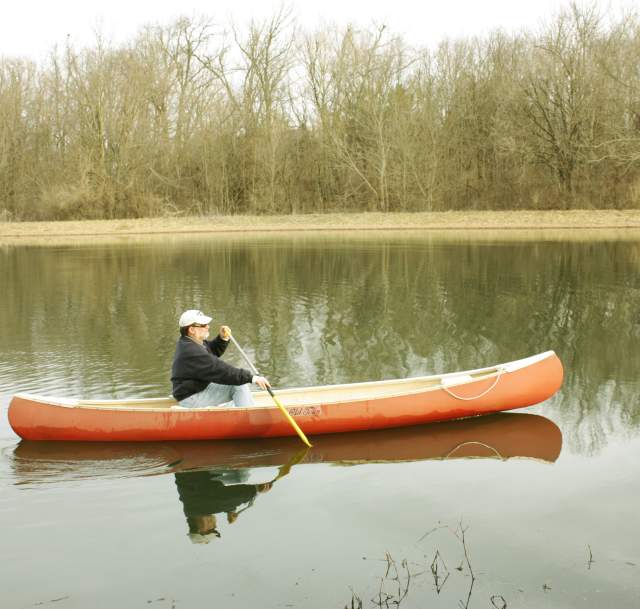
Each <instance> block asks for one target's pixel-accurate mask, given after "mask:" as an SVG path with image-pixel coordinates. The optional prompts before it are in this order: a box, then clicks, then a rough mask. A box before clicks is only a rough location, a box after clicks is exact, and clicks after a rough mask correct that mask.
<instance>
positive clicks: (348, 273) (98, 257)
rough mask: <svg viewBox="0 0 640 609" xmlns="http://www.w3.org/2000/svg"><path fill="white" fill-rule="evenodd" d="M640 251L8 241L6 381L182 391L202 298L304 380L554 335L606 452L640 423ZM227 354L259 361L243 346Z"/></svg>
mask: <svg viewBox="0 0 640 609" xmlns="http://www.w3.org/2000/svg"><path fill="white" fill-rule="evenodd" d="M639 254H640V246H638V244H637V243H633V242H598V243H581V242H507V241H505V242H501V243H488V242H478V241H475V242H463V241H459V242H456V241H451V240H448V241H444V240H437V239H432V238H428V237H421V238H410V239H407V238H402V239H401V238H398V237H394V236H388V237H385V238H384V239H381V240H379V241H371V240H360V241H358V240H349V239H348V238H345V239H304V238H299V237H297V238H277V239H265V240H262V241H258V240H251V241H245V242H238V241H236V242H234V241H232V240H226V239H225V240H221V239H220V238H217V237H212V238H207V239H198V240H194V241H191V242H188V241H185V240H178V241H175V242H169V243H166V244H162V245H157V244H156V245H152V244H147V245H141V244H136V245H128V246H126V245H125V246H96V247H77V248H69V249H67V248H55V249H53V248H51V249H47V248H26V247H23V248H7V249H6V250H4V251H3V253H2V256H1V257H0V271H1V275H2V277H3V278H4V279H5V281H6V285H7V286H9V289H8V290H7V291H6V293H5V298H4V300H3V304H2V307H3V312H4V317H5V319H8V320H14V323H11V324H4V325H3V328H2V329H1V330H0V345H1V346H0V349H2V351H3V353H1V355H2V359H3V361H6V362H11V364H10V366H11V367H10V368H8V369H5V371H4V372H3V371H2V369H0V383H4V385H5V387H7V389H6V390H7V391H13V390H15V389H17V388H18V386H19V387H20V388H21V389H24V388H25V386H26V388H33V389H35V388H37V389H42V387H43V386H45V387H46V386H48V385H50V386H55V387H56V389H57V391H56V392H57V393H64V392H66V393H70V394H78V393H88V392H92V394H99V395H114V396H115V395H133V394H135V395H158V394H160V395H162V394H166V393H167V392H168V390H169V384H168V370H169V367H170V361H171V356H172V352H173V345H174V342H175V339H176V335H177V332H176V327H175V325H176V319H177V316H178V314H179V312H180V311H181V310H182V309H184V308H186V307H190V306H198V307H202V308H203V309H205V310H208V311H211V312H212V313H213V315H214V324H217V323H218V322H220V323H222V322H225V323H228V324H229V325H231V327H232V328H233V329H234V331H235V334H236V336H237V338H238V340H239V342H240V344H242V345H243V346H244V347H246V349H247V351H248V352H249V353H250V355H251V356H252V357H254V358H255V361H256V363H257V365H258V367H259V368H260V369H261V370H262V371H263V372H264V373H265V374H268V375H269V376H270V377H271V379H272V380H273V381H275V382H276V383H277V384H279V385H287V386H291V385H310V384H316V383H317V384H324V383H340V382H352V381H360V380H369V379H379V378H393V377H402V376H407V375H419V374H425V373H431V372H434V373H435V372H442V371H453V370H457V369H465V368H472V367H477V366H483V365H489V364H492V363H496V362H500V361H508V360H511V359H515V358H518V357H522V356H525V355H528V354H531V353H534V352H538V351H542V350H545V349H548V348H553V349H555V350H556V351H557V352H558V354H559V355H560V357H561V359H562V361H563V363H564V364H565V368H566V379H565V384H564V387H563V390H562V392H561V394H560V395H559V396H558V397H557V398H554V400H553V401H552V403H551V405H550V407H551V408H554V409H555V410H556V412H557V416H558V417H559V418H560V419H562V420H563V423H564V428H565V432H567V431H569V433H566V434H565V437H568V438H571V437H574V441H575V443H576V445H577V446H579V447H580V448H581V449H582V450H585V451H593V450H596V449H597V448H598V447H599V446H600V445H601V444H602V443H603V442H605V441H606V437H607V436H608V435H609V434H610V433H612V432H613V431H619V430H625V429H630V428H633V429H635V428H637V427H638V424H639V422H640V412H638V410H637V408H636V407H635V401H636V400H635V395H634V393H633V389H634V386H633V383H635V382H636V381H635V379H636V377H637V374H636V372H637V371H636V369H635V365H634V359H633V358H632V353H634V352H635V350H634V346H635V345H636V344H637V340H638V335H639V333H640V323H639V321H640V320H639V318H638V313H637V305H636V303H637V295H638V289H639V288H640V280H638V275H637V268H638V258H639ZM634 297H635V298H634ZM227 358H228V359H229V360H230V361H232V362H234V361H235V363H237V364H239V365H241V361H240V358H239V357H237V354H235V353H232V349H229V354H228V355H227ZM18 370H20V374H18ZM60 378H66V379H68V381H66V382H65V383H64V384H63V385H62V386H61V383H60ZM567 427H570V428H575V430H576V434H572V433H570V430H569V429H567Z"/></svg>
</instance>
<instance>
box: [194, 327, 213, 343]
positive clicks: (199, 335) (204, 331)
mask: <svg viewBox="0 0 640 609" xmlns="http://www.w3.org/2000/svg"><path fill="white" fill-rule="evenodd" d="M189 334H190V335H191V336H192V337H193V338H195V339H196V340H197V341H198V342H202V341H203V340H205V339H207V338H208V337H209V324H193V325H192V326H191V327H190V329H189Z"/></svg>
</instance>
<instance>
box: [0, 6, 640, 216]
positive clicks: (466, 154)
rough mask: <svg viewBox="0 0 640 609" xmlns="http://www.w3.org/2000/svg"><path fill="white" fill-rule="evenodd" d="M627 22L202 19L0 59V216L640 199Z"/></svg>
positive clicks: (631, 203)
mask: <svg viewBox="0 0 640 609" xmlns="http://www.w3.org/2000/svg"><path fill="white" fill-rule="evenodd" d="M639 64H640V20H639V19H638V17H637V16H636V15H623V16H619V17H607V16H603V15H599V14H598V13H597V11H596V10H595V9H585V8H579V7H577V6H575V5H571V6H570V7H569V8H568V9H567V10H565V11H563V12H561V13H559V14H558V15H557V16H556V17H555V18H554V19H553V20H552V21H550V22H549V24H548V25H547V26H545V27H544V28H542V29H540V30H539V31H537V32H526V33H520V34H514V35H510V34H506V33H504V32H494V33H493V34H491V35H489V36H487V37H485V38H482V39H468V40H457V41H447V42H444V43H442V44H441V45H440V46H439V47H438V48H437V49H435V50H426V49H413V48H410V47H409V46H408V45H407V44H406V43H405V42H404V41H403V40H402V39H401V38H398V37H394V36H392V35H391V34H390V33H389V32H388V31H387V30H386V29H385V28H384V27H381V28H378V29H370V30H356V29H354V28H351V27H346V28H344V29H342V30H337V29H329V28H327V29H324V30H322V31H318V32H315V33H308V32H307V33H304V32H300V31H299V30H298V29H297V28H296V27H295V24H294V23H293V22H292V20H291V19H290V18H289V17H288V15H286V14H285V13H283V12H281V13H279V14H276V15H275V16H274V17H273V18H272V19H271V20H269V21H267V22H264V23H253V24H251V25H250V26H249V27H248V28H247V30H246V31H242V32H241V31H239V30H238V29H235V28H232V29H231V31H229V32H225V31H222V30H220V29H219V28H218V27H217V26H216V25H214V24H213V22H211V21H209V20H206V19H180V20H178V21H176V22H175V23H173V24H172V25H169V26H153V27H146V28H144V29H143V30H142V31H140V33H139V35H138V36H137V38H136V39H135V40H132V41H131V42H130V43H129V44H127V45H123V46H120V47H117V48H115V47H112V46H110V45H107V44H105V43H104V41H103V40H101V39H100V38H99V39H98V40H96V43H95V45H94V46H93V47H92V48H89V49H83V50H78V49H75V48H73V47H71V46H67V47H65V48H64V49H56V50H54V51H53V52H52V53H51V55H50V57H49V60H48V61H47V62H46V63H44V64H42V65H37V64H35V63H33V62H30V61H26V60H19V59H8V58H5V59H0V221H1V220H25V219H31V220H36V219H80V218H90V219H101V218H132V217H141V216H155V215H163V216H167V215H184V214H187V215H193V214H197V215H211V214H290V213H310V212H327V211H369V212H373V211H378V212H387V211H441V210H476V209H576V208H609V209H623V208H638V207H640V72H639V71H638V70H637V66H638V65H639Z"/></svg>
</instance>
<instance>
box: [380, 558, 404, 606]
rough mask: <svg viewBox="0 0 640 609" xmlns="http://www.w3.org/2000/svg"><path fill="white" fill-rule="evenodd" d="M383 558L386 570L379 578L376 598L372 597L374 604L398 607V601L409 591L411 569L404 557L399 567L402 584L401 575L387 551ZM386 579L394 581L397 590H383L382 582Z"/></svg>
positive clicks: (400, 601)
mask: <svg viewBox="0 0 640 609" xmlns="http://www.w3.org/2000/svg"><path fill="white" fill-rule="evenodd" d="M385 560H386V561H387V570H386V572H385V574H384V577H381V578H380V589H379V590H378V598H377V599H375V598H374V599H372V602H373V604H374V605H377V606H378V607H380V608H382V607H385V608H386V609H388V608H389V607H399V606H400V603H402V601H403V600H404V599H405V597H406V596H407V594H408V593H409V585H410V583H411V571H409V565H408V563H407V560H406V558H405V559H403V560H402V562H401V563H400V567H401V569H403V570H404V578H405V581H404V584H403V582H402V578H403V576H402V575H401V573H400V571H399V570H398V565H397V563H396V561H395V560H394V559H393V557H392V556H391V554H389V552H386V553H385ZM390 574H391V575H390ZM387 580H390V581H392V582H395V583H396V586H397V591H396V592H395V594H389V593H388V592H387V591H386V590H384V584H385V582H386V581H387Z"/></svg>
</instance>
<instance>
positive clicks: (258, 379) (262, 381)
mask: <svg viewBox="0 0 640 609" xmlns="http://www.w3.org/2000/svg"><path fill="white" fill-rule="evenodd" d="M251 382H252V383H254V384H256V385H258V387H260V388H261V389H266V388H267V387H271V384H270V383H269V381H268V380H267V379H266V378H264V376H258V375H257V374H256V375H255V376H254V377H253V378H252V379H251Z"/></svg>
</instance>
